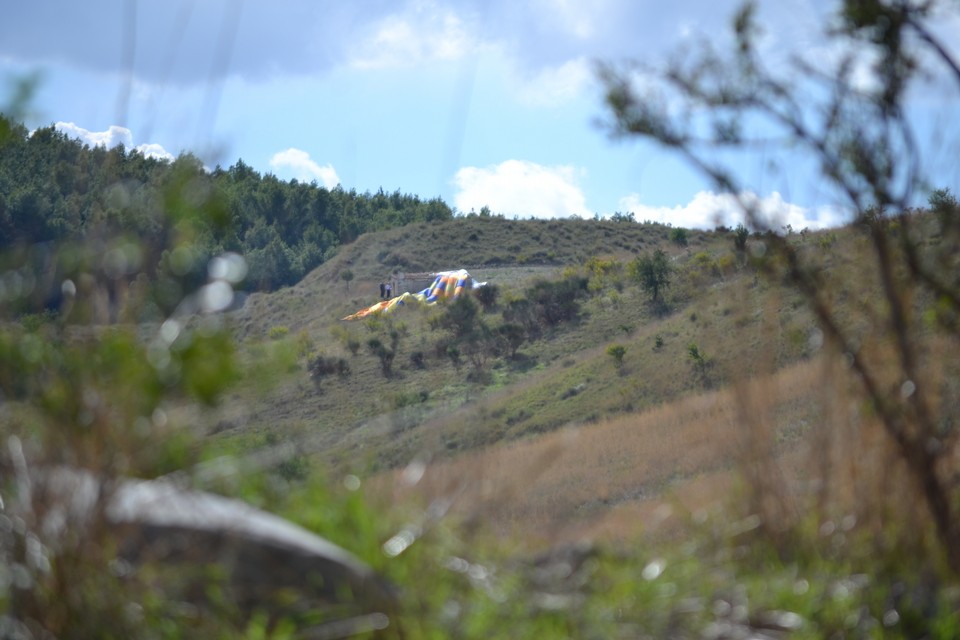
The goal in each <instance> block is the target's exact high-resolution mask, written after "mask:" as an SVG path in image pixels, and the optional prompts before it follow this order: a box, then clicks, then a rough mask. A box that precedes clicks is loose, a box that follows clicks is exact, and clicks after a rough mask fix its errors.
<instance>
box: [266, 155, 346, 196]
mask: <svg viewBox="0 0 960 640" xmlns="http://www.w3.org/2000/svg"><path fill="white" fill-rule="evenodd" d="M270 166H271V167H273V169H274V170H276V171H278V172H281V173H284V174H289V175H292V177H294V178H296V179H297V180H299V181H301V182H312V181H314V180H316V181H317V182H318V183H319V184H321V185H322V186H323V187H324V188H326V189H333V188H334V187H336V186H337V185H338V184H340V178H339V177H338V176H337V172H336V171H335V170H334V168H333V166H331V165H329V164H328V165H326V166H323V167H321V166H320V165H319V164H317V163H316V162H315V161H313V160H312V159H311V158H310V154H309V153H307V152H306V151H302V150H300V149H295V148H293V147H291V148H289V149H287V150H286V151H280V152H277V153H275V154H273V156H272V157H271V158H270Z"/></svg>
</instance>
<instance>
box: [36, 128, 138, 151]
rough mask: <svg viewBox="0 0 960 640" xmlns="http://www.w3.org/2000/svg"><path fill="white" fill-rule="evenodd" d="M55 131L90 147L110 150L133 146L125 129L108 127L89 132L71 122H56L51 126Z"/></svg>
mask: <svg viewBox="0 0 960 640" xmlns="http://www.w3.org/2000/svg"><path fill="white" fill-rule="evenodd" d="M53 128H54V129H56V130H57V131H60V132H62V133H65V134H66V135H68V136H69V137H71V138H78V139H79V140H80V141H81V142H84V143H86V144H88V145H90V146H91V147H106V148H107V149H112V148H113V147H115V146H117V145H118V144H122V145H123V146H125V147H131V146H133V134H132V133H131V132H130V129H127V128H126V127H119V126H117V125H115V124H114V125H110V128H109V129H107V130H106V131H90V130H88V129H84V128H83V127H79V126H77V125H76V124H74V123H73V122H58V123H56V124H55V125H53Z"/></svg>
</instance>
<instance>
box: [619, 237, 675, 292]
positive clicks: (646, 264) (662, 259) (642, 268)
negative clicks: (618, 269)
mask: <svg viewBox="0 0 960 640" xmlns="http://www.w3.org/2000/svg"><path fill="white" fill-rule="evenodd" d="M627 271H628V273H629V274H630V278H631V279H633V280H634V281H636V282H638V283H639V284H640V286H641V287H642V288H643V290H644V291H646V292H647V294H649V295H650V302H653V303H657V302H660V301H661V296H662V294H663V290H664V289H666V288H667V287H668V286H670V275H671V271H672V269H671V267H670V261H669V259H668V258H667V254H666V253H664V252H663V250H662V249H657V250H656V251H654V252H653V254H648V253H644V254H642V255H639V256H637V257H636V258H635V259H634V260H633V262H631V263H630V264H629V265H628V267H627Z"/></svg>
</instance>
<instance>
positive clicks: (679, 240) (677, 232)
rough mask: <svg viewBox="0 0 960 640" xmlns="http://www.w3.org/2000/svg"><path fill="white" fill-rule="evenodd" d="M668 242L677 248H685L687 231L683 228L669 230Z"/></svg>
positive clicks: (687, 241) (687, 240)
mask: <svg viewBox="0 0 960 640" xmlns="http://www.w3.org/2000/svg"><path fill="white" fill-rule="evenodd" d="M670 242H672V243H673V244H675V245H677V246H678V247H685V246H687V244H688V243H689V239H688V238H687V230H686V229H684V228H683V227H674V228H673V229H671V230H670Z"/></svg>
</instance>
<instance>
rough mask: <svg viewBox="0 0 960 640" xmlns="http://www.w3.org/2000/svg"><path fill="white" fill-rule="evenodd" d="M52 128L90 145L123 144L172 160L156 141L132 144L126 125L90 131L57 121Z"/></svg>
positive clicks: (130, 134)
mask: <svg viewBox="0 0 960 640" xmlns="http://www.w3.org/2000/svg"><path fill="white" fill-rule="evenodd" d="M53 128H54V129H56V130H57V131H60V132H61V133H63V134H65V135H67V136H68V137H70V138H75V139H77V140H80V141H81V142H83V143H84V144H87V145H89V146H91V147H104V148H106V149H112V148H114V147H116V146H118V145H121V144H122V145H123V146H124V147H125V148H127V149H134V150H136V151H137V152H139V153H140V154H142V155H143V156H144V157H146V158H154V159H156V160H167V161H173V160H174V159H175V158H174V157H173V154H172V153H170V152H169V151H167V150H166V149H164V148H163V146H161V145H159V144H156V143H146V144H140V145H137V146H133V133H131V131H130V129H127V128H126V127H119V126H117V125H110V127H109V128H108V129H107V130H106V131H90V130H88V129H84V128H83V127H80V126H77V125H76V124H74V123H73V122H58V123H56V124H55V125H53Z"/></svg>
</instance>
